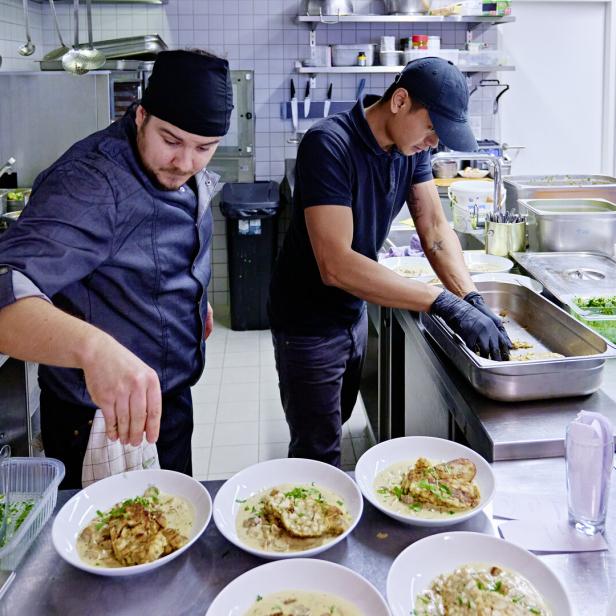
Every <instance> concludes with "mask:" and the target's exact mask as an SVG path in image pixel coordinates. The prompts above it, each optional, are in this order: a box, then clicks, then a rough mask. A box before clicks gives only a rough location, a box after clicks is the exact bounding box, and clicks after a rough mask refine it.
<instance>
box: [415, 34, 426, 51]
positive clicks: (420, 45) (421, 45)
mask: <svg viewBox="0 0 616 616" xmlns="http://www.w3.org/2000/svg"><path fill="white" fill-rule="evenodd" d="M411 43H412V47H413V49H428V35H427V34H413V36H412V37H411Z"/></svg>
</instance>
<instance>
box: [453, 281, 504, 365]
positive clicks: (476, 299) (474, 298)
mask: <svg viewBox="0 0 616 616" xmlns="http://www.w3.org/2000/svg"><path fill="white" fill-rule="evenodd" d="M464 301H465V302H468V303H469V304H470V305H471V306H474V307H475V308H477V310H481V312H483V314H485V315H486V317H490V318H491V319H492V322H493V323H494V325H496V327H498V330H499V331H500V333H501V334H502V335H503V336H504V338H505V340H506V342H507V359H509V349H512V348H513V344H512V342H511V339H510V338H509V335H508V334H507V330H506V329H505V326H504V325H503V320H502V319H501V318H500V317H498V316H496V315H495V314H494V313H493V312H492V311H491V310H490V308H488V306H487V304H486V302H485V300H484V299H483V295H481V293H477V291H471V292H470V293H469V294H468V295H466V297H465V298H464Z"/></svg>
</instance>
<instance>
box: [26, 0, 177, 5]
mask: <svg viewBox="0 0 616 616" xmlns="http://www.w3.org/2000/svg"><path fill="white" fill-rule="evenodd" d="M72 1H73V0H56V4H69V3H71V2H72ZM33 2H36V3H37V4H47V0H33ZM168 2H169V0H92V3H93V4H167V3H168Z"/></svg>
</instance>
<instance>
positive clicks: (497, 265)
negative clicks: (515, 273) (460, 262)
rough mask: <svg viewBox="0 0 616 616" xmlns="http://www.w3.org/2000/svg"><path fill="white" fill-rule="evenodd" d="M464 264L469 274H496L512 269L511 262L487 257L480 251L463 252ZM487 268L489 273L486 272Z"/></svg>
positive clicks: (493, 256)
mask: <svg viewBox="0 0 616 616" xmlns="http://www.w3.org/2000/svg"><path fill="white" fill-rule="evenodd" d="M464 262H465V263H466V266H467V267H468V270H469V272H471V274H497V273H501V272H508V271H509V270H511V268H512V267H513V261H511V260H510V259H506V258H505V257H497V256H496V255H488V254H486V253H485V252H483V251H482V250H465V251H464ZM486 268H489V271H486Z"/></svg>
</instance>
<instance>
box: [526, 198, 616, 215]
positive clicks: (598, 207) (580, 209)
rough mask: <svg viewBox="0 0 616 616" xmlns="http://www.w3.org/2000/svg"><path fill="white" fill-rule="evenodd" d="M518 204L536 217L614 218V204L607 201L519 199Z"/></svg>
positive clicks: (615, 207) (615, 206)
mask: <svg viewBox="0 0 616 616" xmlns="http://www.w3.org/2000/svg"><path fill="white" fill-rule="evenodd" d="M520 203H521V204H522V205H525V206H526V207H527V208H528V209H529V210H531V211H532V212H534V213H536V214H538V215H548V216H562V215H566V216H587V215H589V214H590V215H593V214H602V215H606V214H607V215H610V216H616V204H614V203H612V202H611V201H608V200H607V199H520Z"/></svg>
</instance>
